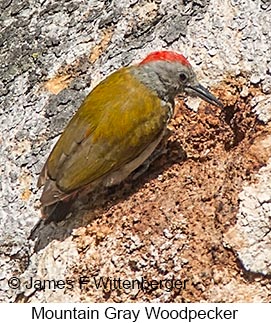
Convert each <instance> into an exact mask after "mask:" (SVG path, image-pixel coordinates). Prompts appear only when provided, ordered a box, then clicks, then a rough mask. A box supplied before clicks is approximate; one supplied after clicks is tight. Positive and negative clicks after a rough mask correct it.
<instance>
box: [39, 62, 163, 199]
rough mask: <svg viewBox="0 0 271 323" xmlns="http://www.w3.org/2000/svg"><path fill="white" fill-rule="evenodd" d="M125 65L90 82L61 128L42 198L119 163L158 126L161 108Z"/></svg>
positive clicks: (137, 149) (69, 190) (150, 138)
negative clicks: (91, 85) (93, 85)
mask: <svg viewBox="0 0 271 323" xmlns="http://www.w3.org/2000/svg"><path fill="white" fill-rule="evenodd" d="M129 70H130V68H123V69H121V70H119V71H117V72H115V73H113V74H111V75H110V76H109V77H107V78H106V79H105V80H104V81H103V82H101V83H100V84H99V85H98V86H97V87H96V88H94V90H93V91H92V92H91V93H90V94H89V95H88V96H87V97H86V99H85V101H84V102H83V103H82V105H81V107H80V108H79V110H78V111H77V113H76V114H75V116H74V117H73V118H72V120H71V121H70V123H69V124H68V126H67V128H66V129H65V130H64V132H63V134H62V135H61V137H60V139H59V141H58V142H57V143H56V145H55V147H54V149H53V151H52V153H51V154H50V156H49V158H48V160H47V162H46V165H45V167H44V171H43V172H42V175H41V181H40V182H41V183H42V182H45V189H44V193H43V196H42V198H41V200H42V202H43V203H47V204H50V203H54V202H55V201H56V200H59V199H61V198H62V197H61V195H63V194H64V195H67V194H69V193H72V192H74V191H76V190H78V189H80V188H81V187H84V186H85V185H87V184H90V183H92V182H94V181H95V180H97V179H99V178H102V177H103V176H105V175H106V174H108V173H110V172H112V171H116V170H118V169H120V168H121V167H122V166H123V165H125V164H126V163H128V162H130V161H132V160H133V159H135V158H136V157H137V156H139V155H140V153H141V152H143V151H144V150H145V148H146V147H147V146H148V145H149V144H150V143H151V142H153V141H154V140H155V139H156V138H157V137H158V136H159V134H161V132H162V131H163V129H164V127H165V125H166V122H167V118H168V115H167V110H166V109H165V107H164V106H162V105H161V100H160V99H159V98H158V97H157V96H156V95H155V94H154V93H152V92H150V91H149V90H148V88H146V87H145V86H144V85H143V84H141V83H140V82H139V81H137V79H136V78H135V77H133V76H132V75H131V73H130V72H129ZM48 183H49V184H48ZM46 184H47V185H46ZM57 191H58V193H57Z"/></svg>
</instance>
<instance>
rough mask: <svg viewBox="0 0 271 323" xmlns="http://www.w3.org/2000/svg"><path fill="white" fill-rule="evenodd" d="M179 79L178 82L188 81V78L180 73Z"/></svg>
mask: <svg viewBox="0 0 271 323" xmlns="http://www.w3.org/2000/svg"><path fill="white" fill-rule="evenodd" d="M179 78H180V81H181V82H183V83H184V82H186V81H187V80H188V76H187V74H185V73H180V75H179Z"/></svg>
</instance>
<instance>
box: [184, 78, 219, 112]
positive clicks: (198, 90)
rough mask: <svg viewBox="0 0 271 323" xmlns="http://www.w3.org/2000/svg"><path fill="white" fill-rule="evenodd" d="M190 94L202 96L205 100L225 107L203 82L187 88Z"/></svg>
mask: <svg viewBox="0 0 271 323" xmlns="http://www.w3.org/2000/svg"><path fill="white" fill-rule="evenodd" d="M186 91H187V93H188V94H192V95H195V96H198V97H200V98H201V99H203V100H204V101H206V102H208V103H210V104H213V105H216V106H218V107H220V108H223V104H222V103H221V102H220V101H219V100H218V99H217V98H216V97H215V96H214V95H213V94H212V93H210V92H209V91H208V90H207V89H206V88H205V87H204V86H202V85H201V84H199V83H198V84H196V85H189V86H188V87H187V88H186Z"/></svg>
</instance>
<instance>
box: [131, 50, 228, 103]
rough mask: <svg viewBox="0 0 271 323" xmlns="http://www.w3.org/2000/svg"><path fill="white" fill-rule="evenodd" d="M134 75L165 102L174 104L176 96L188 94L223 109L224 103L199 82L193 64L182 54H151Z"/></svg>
mask: <svg viewBox="0 0 271 323" xmlns="http://www.w3.org/2000/svg"><path fill="white" fill-rule="evenodd" d="M134 74H135V75H136V76H137V77H138V78H139V79H140V81H141V82H143V83H144V84H145V85H146V86H148V87H149V88H150V89H151V90H153V91H155V92H156V93H157V95H158V96H159V97H160V98H161V99H163V100H165V101H170V102H172V101H173V100H174V97H175V96H176V95H178V94H182V93H186V94H188V95H191V96H198V97H200V98H201V99H203V100H205V101H207V102H209V103H211V104H214V105H216V106H219V107H223V105H222V103H221V102H220V101H219V100H218V99H217V98H216V97H215V96H214V95H213V94H211V93H210V92H209V91H208V90H207V89H206V88H205V87H203V86H202V85H201V84H200V83H199V82H198V80H197V77H196V74H195V72H194V70H193V68H192V66H191V64H190V63H189V62H188V60H187V59H186V58H185V57H184V56H183V55H181V54H178V53H175V52H172V51H157V52H153V53H150V54H149V55H148V56H147V57H146V58H145V59H144V60H143V61H142V62H140V63H139V65H138V66H137V68H136V69H135V70H134Z"/></svg>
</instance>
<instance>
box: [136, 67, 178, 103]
mask: <svg viewBox="0 0 271 323" xmlns="http://www.w3.org/2000/svg"><path fill="white" fill-rule="evenodd" d="M156 67H157V68H155V69H153V68H151V67H150V66H149V65H142V66H140V65H139V66H136V67H132V68H131V73H132V74H133V75H134V76H135V77H136V78H137V79H138V80H139V81H140V82H141V83H143V84H144V85H146V86H147V87H148V88H149V89H150V90H151V91H153V92H155V93H156V94H157V95H158V97H159V98H160V99H161V100H163V101H165V102H169V103H170V104H172V106H174V98H175V96H176V94H177V89H176V86H174V85H173V84H172V83H171V82H170V81H169V79H168V78H166V77H164V78H163V77H162V75H163V71H161V69H160V68H159V66H156Z"/></svg>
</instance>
